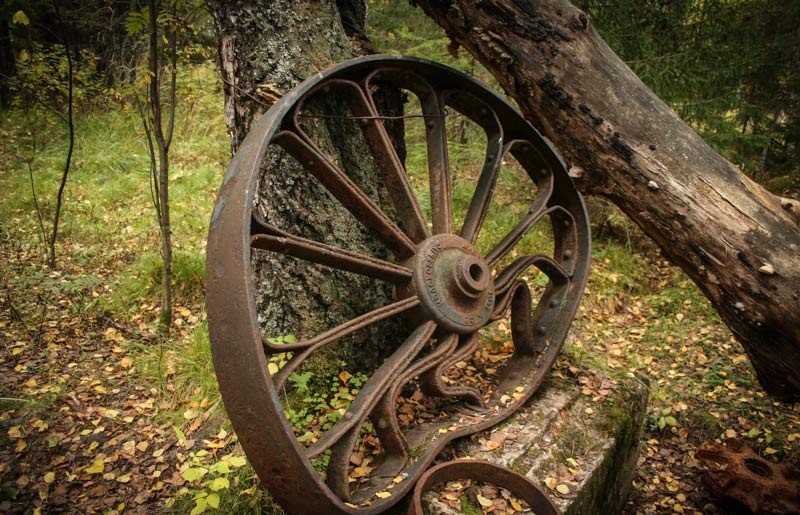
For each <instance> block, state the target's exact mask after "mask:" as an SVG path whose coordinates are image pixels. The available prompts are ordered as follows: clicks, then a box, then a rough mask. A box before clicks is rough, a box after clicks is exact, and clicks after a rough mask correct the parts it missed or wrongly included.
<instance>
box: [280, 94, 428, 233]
mask: <svg viewBox="0 0 800 515" xmlns="http://www.w3.org/2000/svg"><path fill="white" fill-rule="evenodd" d="M324 87H330V88H331V89H341V90H344V91H346V92H348V93H350V94H348V95H347V98H348V100H349V102H350V104H349V105H350V109H351V111H352V112H353V115H354V116H355V117H357V118H358V119H359V125H360V126H361V130H362V132H363V133H364V138H365V139H366V141H367V146H369V148H370V151H371V152H372V155H373V156H374V157H375V161H376V163H377V164H378V166H379V167H380V168H381V170H383V173H384V178H385V179H386V182H385V186H386V189H387V190H388V192H389V196H390V197H391V199H392V202H393V203H394V206H395V209H396V210H397V212H398V214H399V215H400V219H401V221H402V222H404V225H405V228H406V230H407V231H408V234H409V236H410V237H411V239H412V240H414V241H415V242H417V243H418V242H420V241H422V240H424V239H425V238H427V237H428V236H430V233H429V232H428V226H427V223H426V222H425V217H424V216H423V214H422V210H421V209H420V207H419V203H418V202H417V196H416V194H415V193H414V190H413V189H412V188H411V185H410V184H409V183H408V176H407V175H406V170H405V167H404V166H403V163H402V162H401V161H400V157H399V156H398V155H397V151H396V150H395V148H394V145H393V144H392V140H391V138H390V137H389V134H388V133H387V132H386V127H385V126H384V125H383V121H382V120H381V119H380V118H381V115H380V113H379V112H378V108H377V106H376V104H375V100H374V99H373V97H372V93H371V91H370V89H369V88H365V89H362V88H361V87H360V86H359V85H358V84H356V83H355V82H353V81H348V80H333V81H330V82H328V83H327V84H326V85H325V86H324ZM297 112H299V109H298V110H297ZM296 122H297V114H296V115H295V123H296ZM298 127H299V124H298Z"/></svg>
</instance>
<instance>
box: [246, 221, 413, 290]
mask: <svg viewBox="0 0 800 515" xmlns="http://www.w3.org/2000/svg"><path fill="white" fill-rule="evenodd" d="M264 227H266V230H265V231H264V232H262V233H258V234H254V235H253V236H251V237H250V246H252V247H254V248H257V249H263V250H271V251H273V252H280V253H281V254H286V255H289V256H294V257H297V258H300V259H304V260H306V261H311V262H313V263H318V264H320V265H325V266H329V267H332V268H336V269H339V270H344V271H347V272H353V273H356V274H360V275H365V276H368V277H374V278H376V279H383V280H385V281H389V282H392V283H402V282H407V281H409V280H410V279H411V270H410V269H409V268H406V267H404V266H399V265H395V264H393V263H389V262H388V261H384V260H382V259H377V258H374V257H371V256H365V255H363V254H359V253H357V252H351V251H348V250H344V249H340V248H337V247H333V246H331V245H326V244H324V243H319V242H316V241H313V240H309V239H306V238H301V237H299V236H294V235H291V234H289V233H286V232H283V231H281V230H280V229H278V228H276V227H273V226H270V225H265V226H264Z"/></svg>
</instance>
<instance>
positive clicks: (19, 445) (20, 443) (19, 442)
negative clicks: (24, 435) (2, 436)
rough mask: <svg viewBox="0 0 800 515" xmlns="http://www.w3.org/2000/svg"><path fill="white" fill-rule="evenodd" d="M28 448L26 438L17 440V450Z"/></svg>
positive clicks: (15, 448)
mask: <svg viewBox="0 0 800 515" xmlns="http://www.w3.org/2000/svg"><path fill="white" fill-rule="evenodd" d="M27 448H28V444H27V443H25V440H17V446H16V447H14V450H15V451H16V452H22V451H24V450H25V449H27Z"/></svg>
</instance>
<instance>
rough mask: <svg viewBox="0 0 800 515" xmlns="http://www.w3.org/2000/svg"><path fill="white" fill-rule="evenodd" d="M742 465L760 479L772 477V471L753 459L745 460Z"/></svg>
mask: <svg viewBox="0 0 800 515" xmlns="http://www.w3.org/2000/svg"><path fill="white" fill-rule="evenodd" d="M744 464H745V466H746V467H747V468H748V469H750V471H751V472H752V473H753V474H757V475H759V476H761V477H770V476H772V471H771V470H770V469H769V466H768V465H767V464H765V463H764V462H762V461H761V460H757V459H755V458H745V460H744Z"/></svg>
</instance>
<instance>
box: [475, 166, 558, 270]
mask: <svg viewBox="0 0 800 515" xmlns="http://www.w3.org/2000/svg"><path fill="white" fill-rule="evenodd" d="M552 191H553V176H552V174H548V179H547V188H546V190H545V191H544V192H542V193H540V194H539V195H538V196H537V197H536V200H534V201H533V204H532V205H531V207H530V208H529V209H528V214H527V215H525V217H524V218H523V219H522V220H521V221H520V222H519V223H518V224H517V225H516V226H515V227H514V228H513V229H511V231H509V233H508V234H507V235H506V236H505V237H504V238H503V239H502V240H500V243H498V244H497V245H495V247H494V248H493V249H492V250H491V251H490V252H489V253H488V254H487V255H486V262H487V263H488V264H489V266H490V267H491V266H494V265H496V264H497V263H498V262H499V261H500V260H501V259H503V257H505V255H506V254H508V252H509V251H510V250H511V249H512V248H513V247H514V245H516V244H517V243H518V242H519V240H521V239H522V237H523V236H525V234H526V233H527V232H528V231H529V230H530V229H531V227H533V226H534V225H535V224H536V222H538V221H539V220H540V219H541V218H542V216H544V215H546V214H548V213H550V212H551V211H553V209H554V208H547V203H548V201H549V200H550V195H551V194H552Z"/></svg>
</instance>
